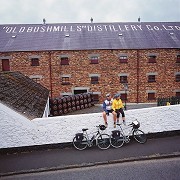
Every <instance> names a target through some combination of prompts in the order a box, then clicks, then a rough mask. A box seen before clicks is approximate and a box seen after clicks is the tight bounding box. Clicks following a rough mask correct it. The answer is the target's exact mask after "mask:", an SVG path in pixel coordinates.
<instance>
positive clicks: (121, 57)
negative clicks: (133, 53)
mask: <svg viewBox="0 0 180 180" xmlns="http://www.w3.org/2000/svg"><path fill="white" fill-rule="evenodd" d="M119 62H120V63H127V62H128V57H127V56H120V57H119Z"/></svg>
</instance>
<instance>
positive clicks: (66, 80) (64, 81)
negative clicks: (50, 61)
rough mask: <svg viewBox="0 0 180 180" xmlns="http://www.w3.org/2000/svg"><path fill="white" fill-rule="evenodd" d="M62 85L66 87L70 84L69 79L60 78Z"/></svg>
mask: <svg viewBox="0 0 180 180" xmlns="http://www.w3.org/2000/svg"><path fill="white" fill-rule="evenodd" d="M61 84H62V85H68V84H70V82H69V77H62V83H61Z"/></svg>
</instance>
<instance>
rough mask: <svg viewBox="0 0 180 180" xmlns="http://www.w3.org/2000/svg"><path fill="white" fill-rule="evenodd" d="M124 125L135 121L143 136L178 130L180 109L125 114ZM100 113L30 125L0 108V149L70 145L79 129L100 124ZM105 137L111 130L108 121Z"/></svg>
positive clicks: (40, 120) (130, 111) (21, 118)
mask: <svg viewBox="0 0 180 180" xmlns="http://www.w3.org/2000/svg"><path fill="white" fill-rule="evenodd" d="M125 113H126V120H127V124H128V123H130V122H132V121H133V120H135V119H137V120H138V121H140V123H141V127H140V129H142V130H143V131H144V132H145V133H156V132H163V131H172V130H180V105H172V106H163V107H153V108H144V109H136V110H128V111H126V112H125ZM103 123H104V122H103V118H102V113H93V114H81V115H70V116H58V117H49V118H37V119H34V120H32V121H30V120H28V119H26V118H25V117H23V116H21V115H19V114H18V113H16V112H14V111H12V110H11V109H9V108H8V107H6V106H4V105H2V104H0V148H8V147H21V146H32V145H42V144H51V143H64V142H72V139H73V137H74V134H75V133H77V132H80V131H81V129H82V128H89V132H93V131H95V130H96V127H95V126H96V125H99V124H103ZM108 123H109V126H108V128H107V130H105V131H106V132H107V133H110V132H111V130H112V129H114V128H113V120H112V116H111V115H110V116H109V117H108Z"/></svg>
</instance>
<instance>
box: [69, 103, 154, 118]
mask: <svg viewBox="0 0 180 180" xmlns="http://www.w3.org/2000/svg"><path fill="white" fill-rule="evenodd" d="M126 107H127V111H128V110H131V109H142V108H150V107H157V103H140V104H136V103H129V104H127V105H126ZM100 112H102V105H101V104H96V105H95V106H92V107H90V108H87V109H83V110H78V111H74V112H71V113H68V114H65V115H74V114H89V113H100Z"/></svg>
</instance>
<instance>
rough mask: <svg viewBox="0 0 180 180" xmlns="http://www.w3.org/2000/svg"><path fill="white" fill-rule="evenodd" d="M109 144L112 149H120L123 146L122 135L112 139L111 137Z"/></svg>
mask: <svg viewBox="0 0 180 180" xmlns="http://www.w3.org/2000/svg"><path fill="white" fill-rule="evenodd" d="M110 144H111V146H112V147H114V148H120V147H121V146H122V145H123V144H124V136H123V134H122V133H121V132H120V136H119V137H118V138H113V137H112V135H111V138H110Z"/></svg>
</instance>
